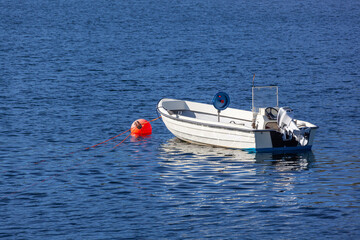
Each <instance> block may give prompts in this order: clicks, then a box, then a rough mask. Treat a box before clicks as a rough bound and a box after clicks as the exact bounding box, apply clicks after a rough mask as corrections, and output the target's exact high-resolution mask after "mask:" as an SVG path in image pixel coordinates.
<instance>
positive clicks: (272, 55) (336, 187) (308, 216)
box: [0, 0, 360, 239]
mask: <svg viewBox="0 0 360 240" xmlns="http://www.w3.org/2000/svg"><path fill="white" fill-rule="evenodd" d="M359 13H360V2H359V1H353V0H351V1H350V0H346V1H335V0H329V1H308V0H306V1H293V0H290V1H289V0H287V1H231V0H229V1H212V0H211V1H187V0H185V1H172V0H170V1H161V0H154V1H112V0H109V1H105V0H97V1H93V0H88V1H73V0H59V1H47V0H45V1H38V0H30V1H19V0H0V99H1V101H0V171H1V174H0V199H1V200H0V238H8V239H311V238H313V239H329V238H331V239H359V238H360V158H359V157H360V154H359V149H360V139H359V135H358V132H359V130H360V124H359V122H360V117H359V115H360V110H359V105H360V94H359V93H360V91H359V85H360V17H359ZM254 73H255V74H256V78H255V82H256V84H257V85H264V84H277V85H278V86H279V88H280V105H287V106H290V107H292V108H293V109H294V110H295V116H296V117H297V118H299V119H304V120H307V121H310V122H312V123H314V124H317V125H319V127H320V128H319V131H318V134H317V136H316V140H315V143H314V147H313V150H312V151H310V152H304V153H293V154H285V155H284V154H248V153H245V152H242V151H235V150H227V149H222V148H212V147H203V146H195V145H190V144H187V143H184V142H181V141H179V140H177V139H175V138H174V137H173V136H172V135H171V134H170V133H169V132H168V131H167V129H166V128H165V126H164V125H163V124H162V122H161V120H157V121H154V122H153V123H152V126H153V135H152V136H151V137H149V138H144V139H134V138H131V139H130V138H129V139H127V140H125V141H124V143H122V144H121V145H120V146H119V147H117V148H115V149H113V150H112V148H113V147H114V146H116V144H118V143H120V142H121V141H122V140H123V139H124V138H125V137H126V135H127V134H124V135H121V136H120V137H119V138H117V139H115V140H114V141H112V142H108V144H106V145H105V144H104V145H102V146H99V147H98V148H96V149H93V150H87V151H79V150H82V149H84V148H85V147H89V146H92V145H94V144H96V143H99V142H101V141H103V140H105V139H108V138H110V137H112V136H115V135H117V134H119V133H121V132H123V131H125V130H127V129H128V128H130V125H131V123H132V122H133V121H134V120H136V119H138V118H146V119H148V120H150V119H154V118H156V117H157V115H156V111H155V108H156V104H157V101H158V100H159V99H160V98H162V97H172V98H178V99H189V100H194V101H200V102H205V103H211V99H212V97H213V95H214V94H215V93H216V92H217V91H218V90H222V91H226V92H227V93H228V94H229V95H230V97H231V107H235V108H244V109H250V108H251V102H250V100H251V90H250V88H251V84H252V83H251V82H252V76H253V74H254ZM74 151H75V153H73V154H69V153H72V152H74Z"/></svg>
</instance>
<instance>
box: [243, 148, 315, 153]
mask: <svg viewBox="0 0 360 240" xmlns="http://www.w3.org/2000/svg"><path fill="white" fill-rule="evenodd" d="M311 147H312V146H297V147H280V148H246V149H242V150H244V151H246V152H249V153H255V152H291V151H308V150H311Z"/></svg>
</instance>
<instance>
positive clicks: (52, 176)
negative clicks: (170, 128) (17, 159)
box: [0, 116, 161, 200]
mask: <svg viewBox="0 0 360 240" xmlns="http://www.w3.org/2000/svg"><path fill="white" fill-rule="evenodd" d="M160 118H161V116H160V117H157V118H154V119H152V120H150V121H149V122H153V121H156V120H158V119H160ZM130 130H131V129H128V130H126V131H124V132H122V133H120V134H118V135H116V136H114V137H111V138H109V139H106V140H105V141H102V142H100V143H97V144H95V145H93V146H91V147H86V148H83V149H80V150H77V151H74V152H71V153H68V154H66V155H65V156H69V155H72V154H74V153H77V152H80V151H84V150H89V149H93V148H96V147H98V146H100V145H102V144H104V143H107V142H109V141H111V140H114V139H116V138H118V137H120V136H121V135H123V134H125V133H127V132H129V131H130ZM130 135H131V133H129V134H128V135H127V136H126V137H125V138H124V139H123V140H122V141H121V142H119V143H118V144H117V145H116V146H115V147H113V148H112V149H110V150H108V151H104V153H105V152H109V151H111V150H114V149H115V148H117V147H119V146H120V145H121V144H122V143H123V142H124V141H125V140H126V139H128V138H129V137H130ZM93 159H94V158H92V159H88V160H85V161H83V162H81V163H78V164H76V165H74V166H72V167H70V168H68V169H66V170H64V171H62V172H60V173H56V174H53V175H51V176H49V177H47V178H44V179H42V180H41V181H38V182H34V183H32V184H30V185H28V186H25V187H23V188H21V189H19V190H16V191H13V192H11V193H8V194H5V195H4V196H2V197H0V200H3V199H5V198H8V197H10V196H12V195H15V194H20V193H22V192H24V191H25V190H27V189H30V188H31V187H34V186H36V185H38V184H41V183H44V182H46V181H48V180H51V179H53V178H54V177H58V176H60V175H61V174H64V173H66V172H69V171H70V170H72V169H75V168H77V167H79V166H81V165H83V164H85V163H87V162H89V161H91V160H93ZM45 161H46V160H41V161H38V162H35V163H34V164H39V163H42V162H45ZM2 173H4V172H2Z"/></svg>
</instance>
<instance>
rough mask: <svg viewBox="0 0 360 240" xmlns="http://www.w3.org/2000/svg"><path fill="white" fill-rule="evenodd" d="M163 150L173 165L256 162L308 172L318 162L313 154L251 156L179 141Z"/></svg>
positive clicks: (168, 142)
mask: <svg viewBox="0 0 360 240" xmlns="http://www.w3.org/2000/svg"><path fill="white" fill-rule="evenodd" d="M159 150H160V152H161V154H160V158H162V159H163V160H166V161H165V164H170V165H178V164H179V165H186V164H190V165H196V162H198V163H199V162H200V161H210V162H211V164H213V165H224V164H225V165H227V167H229V166H233V165H239V163H245V162H247V163H251V162H252V163H257V164H261V165H264V167H265V166H272V167H275V168H276V171H301V170H307V169H308V168H310V167H311V164H312V163H313V162H315V156H314V154H313V152H312V151H300V152H286V153H282V152H274V153H248V152H246V151H241V150H236V149H227V148H221V147H212V146H201V145H196V144H190V143H187V142H184V141H182V140H180V139H178V138H173V139H170V140H169V141H167V142H166V143H165V144H163V145H161V147H160V149H159ZM203 163H204V162H203ZM219 167H220V166H219Z"/></svg>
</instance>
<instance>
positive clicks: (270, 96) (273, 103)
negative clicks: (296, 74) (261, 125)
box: [252, 86, 279, 113]
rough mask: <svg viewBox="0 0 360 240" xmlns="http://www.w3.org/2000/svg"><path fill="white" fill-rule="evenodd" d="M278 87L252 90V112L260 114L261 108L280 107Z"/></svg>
mask: <svg viewBox="0 0 360 240" xmlns="http://www.w3.org/2000/svg"><path fill="white" fill-rule="evenodd" d="M278 106H279V98H278V87H277V86H262V87H253V88H252V111H253V112H256V113H257V112H259V109H260V108H267V107H278Z"/></svg>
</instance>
